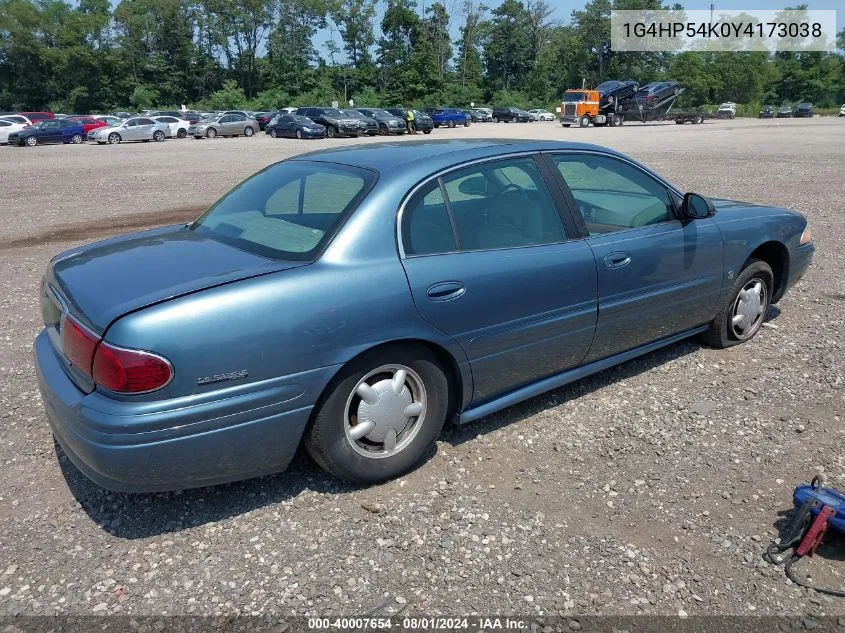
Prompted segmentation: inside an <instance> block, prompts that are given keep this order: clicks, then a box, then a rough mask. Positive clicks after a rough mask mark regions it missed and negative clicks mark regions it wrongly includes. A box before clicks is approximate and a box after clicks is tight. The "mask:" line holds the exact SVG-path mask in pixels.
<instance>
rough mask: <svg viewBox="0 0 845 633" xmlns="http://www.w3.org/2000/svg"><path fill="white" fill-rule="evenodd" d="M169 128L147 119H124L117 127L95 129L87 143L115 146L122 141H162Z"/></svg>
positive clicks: (90, 133) (165, 124)
mask: <svg viewBox="0 0 845 633" xmlns="http://www.w3.org/2000/svg"><path fill="white" fill-rule="evenodd" d="M169 132H170V128H169V126H168V124H167V123H159V122H158V121H155V120H153V119H151V118H149V117H134V118H132V119H126V120H125V121H123V122H122V123H120V124H119V125H111V126H108V127H101V128H97V129H96V130H92V131H91V132H89V133H88V140H89V141H96V142H97V143H98V144H100V145H104V144H106V143H109V144H110V145H116V144H118V143H122V142H124V141H143V142H144V143H147V142H149V141H159V142H160V141H163V140H164V139H165V138H167V135H168V133H169Z"/></svg>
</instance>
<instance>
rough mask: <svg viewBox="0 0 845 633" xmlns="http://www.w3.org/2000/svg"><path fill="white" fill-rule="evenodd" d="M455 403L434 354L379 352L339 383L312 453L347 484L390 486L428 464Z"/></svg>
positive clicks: (310, 435)
mask: <svg viewBox="0 0 845 633" xmlns="http://www.w3.org/2000/svg"><path fill="white" fill-rule="evenodd" d="M448 402H449V383H448V380H447V378H446V374H445V373H444V371H443V368H442V367H441V366H440V363H439V362H438V360H437V357H436V356H435V355H434V354H433V353H432V352H431V351H430V350H429V349H428V348H426V347H422V346H417V345H403V346H401V347H399V346H389V347H385V348H381V349H377V350H373V351H371V352H368V353H365V354H363V355H362V356H361V357H360V358H358V359H357V360H355V361H353V362H352V363H350V364H349V365H347V366H346V367H345V368H343V369H342V370H341V371H340V373H339V374H338V376H337V377H336V378H335V379H334V380H333V381H332V384H331V385H330V386H329V387H328V389H327V394H326V395H325V396H324V398H323V399H322V402H321V403H320V404H319V405H318V409H317V414H316V415H315V417H314V419H313V420H312V422H311V424H310V426H309V429H308V431H307V432H306V436H305V447H306V449H307V450H308V452H309V453H310V454H311V456H312V457H313V458H314V460H315V461H316V462H317V463H318V464H320V466H322V467H323V468H324V469H325V470H327V471H328V472H329V473H331V474H332V475H334V476H336V477H338V478H340V479H344V480H346V481H351V482H354V483H359V484H375V483H379V482H382V481H387V480H389V479H393V478H395V477H399V476H401V475H404V474H405V473H407V472H408V471H410V470H411V469H412V468H413V467H414V466H416V465H417V464H418V463H419V462H420V461H422V459H423V458H424V457H425V455H426V453H428V451H429V449H430V448H431V446H432V445H433V444H434V441H435V439H436V438H437V436H438V435H439V433H440V430H441V429H442V428H443V423H444V421H445V419H446V412H447V406H448Z"/></svg>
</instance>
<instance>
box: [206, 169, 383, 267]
mask: <svg viewBox="0 0 845 633" xmlns="http://www.w3.org/2000/svg"><path fill="white" fill-rule="evenodd" d="M374 181H375V175H374V174H373V173H372V172H370V171H367V170H364V169H357V168H353V167H347V166H342V165H329V164H325V163H312V162H307V161H285V162H281V163H277V164H275V165H271V166H270V167H267V168H266V169H264V170H262V171H260V172H258V173H257V174H256V175H255V176H253V177H251V178H249V179H247V180H245V181H244V182H242V183H241V184H239V185H238V186H237V187H235V188H234V189H232V190H231V191H230V192H229V193H227V194H226V195H225V196H223V198H221V199H220V200H219V201H218V202H217V203H216V204H215V205H214V206H212V207H211V208H210V209H209V210H208V211H206V212H205V213H204V214H203V215H202V216H201V217H200V218H199V219H198V220H196V221H195V222H194V223H193V224H192V225H191V229H192V230H194V231H196V232H197V233H199V234H200V235H206V236H208V237H211V238H213V239H215V240H218V241H220V242H224V243H227V244H230V245H232V246H235V247H236V248H240V249H243V250H245V251H249V252H252V253H256V254H258V255H262V256H264V257H270V258H273V259H292V260H310V259H312V258H313V256H314V254H315V253H316V252H317V251H319V249H321V248H322V247H323V245H324V244H325V243H326V242H327V241H328V240H329V239H330V238H331V236H332V234H333V233H334V231H335V229H336V228H337V227H338V226H339V225H340V223H341V221H342V220H343V218H344V217H346V215H348V214H349V213H351V212H352V211H353V210H354V209H355V207H356V206H357V205H358V203H359V202H360V201H361V200H362V199H363V198H364V196H365V195H366V193H367V191H368V190H369V188H370V187H371V186H372V184H373V182H374Z"/></svg>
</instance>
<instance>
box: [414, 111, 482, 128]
mask: <svg viewBox="0 0 845 633" xmlns="http://www.w3.org/2000/svg"><path fill="white" fill-rule="evenodd" d="M425 111H426V113H427V114H428V116H430V117H431V120H432V121H434V127H440V126H442V125H445V126H446V127H455V126H457V125H463V126H464V127H469V126H470V124H471V123H472V117H470V115H469V114H467V113H466V112H463V111H461V110H458V109H457V108H426V110H425Z"/></svg>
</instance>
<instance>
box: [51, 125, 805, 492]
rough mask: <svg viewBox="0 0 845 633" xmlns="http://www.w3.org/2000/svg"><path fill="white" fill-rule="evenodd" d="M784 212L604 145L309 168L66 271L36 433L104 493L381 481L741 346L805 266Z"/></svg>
mask: <svg viewBox="0 0 845 633" xmlns="http://www.w3.org/2000/svg"><path fill="white" fill-rule="evenodd" d="M812 256H813V244H812V242H811V239H810V232H809V229H808V226H807V221H806V220H805V218H804V217H802V216H801V215H800V214H798V213H796V212H794V211H788V210H785V209H778V208H770V207H765V206H758V205H754V204H746V203H742V202H732V201H728V200H713V199H709V198H705V197H703V196H701V195H698V194H694V193H687V194H683V193H682V192H680V191H679V190H678V189H676V188H675V187H673V186H672V185H671V184H670V183H668V182H666V181H665V180H664V179H663V178H661V177H660V176H658V175H657V174H655V173H653V172H651V171H649V170H648V169H647V168H646V167H643V166H642V165H640V164H638V163H636V162H635V161H633V160H631V159H629V158H626V157H625V156H623V155H620V154H618V153H616V152H613V151H611V150H608V149H604V148H601V147H596V146H592V145H582V144H575V143H556V142H528V141H515V142H513V143H510V144H508V143H503V142H501V141H496V142H493V141H480V140H476V141H450V142H412V143H385V144H379V145H377V146H376V145H367V146H359V147H350V148H343V149H336V150H326V151H319V152H315V153H310V154H304V155H301V156H297V157H295V158H292V159H289V160H285V161H282V162H280V163H276V164H274V165H271V166H269V167H267V168H266V169H264V170H262V171H260V172H259V173H257V174H255V175H254V176H252V177H251V178H249V179H247V180H246V181H244V182H243V183H241V184H240V185H238V186H237V187H235V188H234V189H232V190H231V191H230V192H229V193H227V194H226V195H225V196H224V197H223V198H222V199H221V200H220V201H219V202H217V203H216V204H214V205H213V206H212V207H211V208H210V209H209V210H208V211H207V212H206V213H204V214H203V215H202V216H201V217H200V218H199V219H197V220H196V221H195V222H193V223H192V224H190V225H188V226H185V225H178V226H169V227H164V228H158V229H153V230H149V231H144V232H141V233H134V234H130V235H125V236H123V237H117V238H114V239H110V240H106V241H102V242H97V243H95V244H91V245H88V246H83V247H81V248H76V249H73V250H71V251H68V252H65V253H62V254H60V255H57V256H56V257H55V258H53V260H52V261H51V263H50V265H49V268H48V270H47V272H46V275H45V278H44V281H43V284H42V287H41V298H40V299H41V311H42V315H43V320H44V329H43V331H42V332H41V333H40V334H38V336H37V338H36V340H35V357H36V361H37V375H38V382H39V386H40V389H41V393H42V396H43V401H44V405H45V407H46V411H47V414H48V415H47V417H48V419H49V423H50V425H51V427H52V430H53V433H54V435H55V437H56V439H57V440H58V442H59V444H61V446H62V447H63V448H64V451H65V452H66V453H67V455H68V456H69V457H70V458H71V460H72V461H73V462H74V463H75V464H76V465H77V466H78V467H79V469H80V470H82V471H83V472H84V473H85V474H86V475H87V476H88V477H90V478H91V479H93V480H94V481H95V482H97V483H98V484H100V485H102V486H105V487H107V488H111V489H115V490H127V491H152V490H167V489H181V488H188V487H192V486H204V485H209V484H216V483H221V482H225V481H232V480H237V479H244V478H247V477H252V476H257V475H263V474H266V473H272V472H277V471H281V470H283V469H284V468H285V467H286V466H287V464H288V462H289V461H290V459H291V457H292V456H293V455H294V453H295V452H296V450H297V447H298V446H299V445H300V444H301V443H304V445H305V447H306V448H307V449H308V451H309V452H310V454H311V455H312V456H313V457H314V459H315V460H316V461H317V462H318V463H319V464H320V465H321V466H322V467H323V468H325V469H326V470H327V471H329V472H330V473H333V474H334V475H336V476H338V477H340V478H343V479H345V480H349V481H353V482H357V483H362V484H370V483H374V482H380V481H385V480H389V479H391V478H394V477H397V476H400V475H402V474H404V473H407V472H408V471H409V470H411V469H412V468H414V467H415V466H416V465H417V464H418V463H420V462H421V461H422V460H423V458H424V456H425V455H426V454H427V453H428V451H429V450H430V447H431V446H432V444H433V443H434V441H435V440H436V438H437V436H438V434H439V433H440V431H441V428H442V426H443V424H444V422H445V421H447V420H451V421H453V422H456V423H458V424H463V423H467V422H471V421H473V420H476V419H478V418H481V417H483V416H485V415H488V414H490V413H493V412H494V411H497V410H499V409H502V408H504V407H507V406H510V405H512V404H514V403H517V402H519V401H521V400H525V399H526V398H530V397H532V396H536V395H537V394H540V393H542V392H544V391H547V390H549V389H554V388H556V387H559V386H561V385H564V384H566V383H569V382H571V381H574V380H577V379H579V378H582V377H584V376H587V375H589V374H592V373H595V372H598V371H601V370H603V369H606V368H608V367H611V366H613V365H616V364H617V363H621V362H624V361H627V360H630V359H632V358H634V357H636V356H639V355H641V354H645V353H647V352H650V351H652V350H655V349H657V348H659V347H662V346H664V345H668V344H670V343H673V342H675V341H678V340H681V339H683V338H686V337H689V336H693V335H701V336H703V338H704V340H705V341H706V342H707V343H708V344H710V345H712V346H715V347H728V346H731V345H735V344H738V343H742V342H744V341H747V340H749V339H751V338H752V337H753V336H754V335H755V334H756V333H757V332H758V331H759V330H760V327H761V325H762V323H763V322H764V320H765V318H766V313H767V310H768V308H769V306H770V305H771V304H772V303H775V302H777V301H778V300H779V299H781V298H782V297H783V296H784V293H786V292H787V290H788V289H789V288H790V287H791V286H792V285H793V284H795V283H796V282H797V281H798V280H799V279H800V278H801V276H802V275H803V274H804V272H805V271H806V270H807V267H808V266H809V264H810V261H811V259H812Z"/></svg>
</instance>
